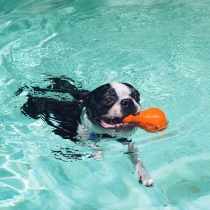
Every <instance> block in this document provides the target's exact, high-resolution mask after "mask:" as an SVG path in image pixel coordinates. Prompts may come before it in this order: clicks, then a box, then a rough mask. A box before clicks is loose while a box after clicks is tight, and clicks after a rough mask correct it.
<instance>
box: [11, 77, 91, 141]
mask: <svg viewBox="0 0 210 210" xmlns="http://www.w3.org/2000/svg"><path fill="white" fill-rule="evenodd" d="M49 81H50V82H51V85H49V86H47V87H46V88H40V87H31V88H28V86H24V87H23V88H20V89H19V90H18V91H17V92H16V93H15V95H19V94H20V93H21V92H22V91H23V90H24V89H27V90H28V91H29V94H28V99H27V102H26V103H25V104H24V105H23V106H22V108H21V109H22V113H23V114H24V115H27V116H30V117H31V118H34V119H38V118H41V119H42V120H44V121H45V122H46V123H47V124H48V125H50V126H52V127H53V128H54V130H53V132H54V133H55V134H57V135H60V136H61V137H62V138H64V139H70V140H72V141H73V142H77V141H78V139H77V138H76V136H77V127H78V123H80V114H81V111H82V108H83V106H82V102H83V101H84V100H85V98H87V97H88V94H89V91H87V90H83V89H82V88H80V89H79V88H77V87H76V86H75V85H74V84H71V83H72V82H74V81H73V80H71V79H68V80H67V79H66V78H49ZM49 93H50V96H48V95H49ZM57 93H59V94H60V95H59V96H58V95H56V94H57ZM47 94H48V95H47ZM64 94H65V96H63V95H64ZM66 95H67V96H66ZM68 96H69V97H68ZM72 97H73V98H72Z"/></svg>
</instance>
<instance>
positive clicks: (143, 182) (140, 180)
mask: <svg viewBox="0 0 210 210" xmlns="http://www.w3.org/2000/svg"><path fill="white" fill-rule="evenodd" d="M139 183H141V184H143V185H144V186H146V187H152V186H154V181H153V180H152V179H148V180H142V179H139Z"/></svg>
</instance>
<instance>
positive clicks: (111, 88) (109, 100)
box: [16, 77, 153, 186]
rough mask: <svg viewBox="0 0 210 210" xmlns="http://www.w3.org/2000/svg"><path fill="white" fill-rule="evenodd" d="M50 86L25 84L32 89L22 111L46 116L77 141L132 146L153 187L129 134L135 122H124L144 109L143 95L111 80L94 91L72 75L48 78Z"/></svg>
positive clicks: (142, 179)
mask: <svg viewBox="0 0 210 210" xmlns="http://www.w3.org/2000/svg"><path fill="white" fill-rule="evenodd" d="M48 82H50V85H48V86H47V87H46V88H40V87H27V86H25V87H23V88H20V89H19V90H18V91H17V92H16V95H19V94H20V93H21V92H22V91H23V90H24V89H27V90H28V91H29V94H28V100H27V102H26V103H25V104H24V105H23V107H22V112H23V113H24V114H25V115H28V116H30V117H32V118H34V119H38V118H42V119H43V120H44V121H45V122H46V123H47V124H49V125H50V126H52V127H53V128H54V130H53V132H54V133H55V134H57V135H60V136H61V137H63V138H65V139H70V140H72V141H73V142H75V143H77V142H81V141H82V142H84V141H85V140H88V139H89V140H93V144H92V145H93V147H94V145H95V144H94V141H95V140H96V139H97V140H99V139H102V138H115V139H116V140H117V141H119V142H121V143H123V144H127V145H128V152H127V154H128V156H129V158H130V159H131V161H132V163H133V164H134V168H135V170H136V171H137V173H138V177H139V182H140V183H143V184H144V185H145V186H152V185H153V180H152V179H151V177H150V175H149V173H148V172H147V171H146V169H145V168H144V166H143V164H142V162H141V160H140V158H139V157H138V155H137V154H136V152H137V149H136V148H135V147H134V144H133V143H131V140H128V139H127V138H125V137H122V136H123V135H124V136H128V134H131V133H132V132H134V131H135V129H136V126H135V124H134V123H122V119H123V118H124V117H125V116H127V115H130V114H132V115H136V114H138V113H139V112H140V111H141V110H140V104H139V102H140V94H139V92H138V91H137V90H136V89H135V88H134V87H133V86H131V85H130V84H127V83H120V82H111V83H108V84H104V85H102V86H100V87H98V88H96V89H95V90H93V91H87V90H83V89H81V88H77V87H76V86H75V84H74V81H73V80H72V79H70V78H66V77H61V78H48Z"/></svg>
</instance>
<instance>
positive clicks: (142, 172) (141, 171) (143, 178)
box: [128, 143, 154, 187]
mask: <svg viewBox="0 0 210 210" xmlns="http://www.w3.org/2000/svg"><path fill="white" fill-rule="evenodd" d="M136 152H137V148H136V147H134V143H132V144H129V145H128V154H129V158H130V160H131V161H132V163H133V166H134V168H135V170H136V172H137V174H138V178H139V182H140V183H141V184H144V185H145V186H147V187H151V186H153V185H154V182H153V180H152V178H151V176H150V174H149V173H148V172H147V170H146V169H145V167H144V165H143V163H142V161H141V159H140V158H139V157H138V155H137V154H136Z"/></svg>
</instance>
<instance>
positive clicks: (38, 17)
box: [0, 0, 210, 210]
mask: <svg viewBox="0 0 210 210" xmlns="http://www.w3.org/2000/svg"><path fill="white" fill-rule="evenodd" d="M209 12H210V4H209V2H208V1H205V0H200V1H199V2H198V1H195V0H184V1H179V0H176V1H175V0H174V1H173V0H157V1H150V0H139V1H137V0H117V1H115V3H113V2H112V1H110V0H106V1H99V0H98V1H94V0H92V1H91V0H89V1H85V0H75V1H73V0H60V1H55V0H47V1H44V2H43V1H35V0H28V1H24V0H21V1H15V0H10V1H3V0H2V1H1V2H0V15H1V19H0V35H1V39H0V72H1V76H0V93H1V94H0V145H1V147H0V208H1V209H15V210H17V209H21V210H22V209H30V210H32V209H36V210H37V209H62V210H63V209H73V210H75V209H85V210H86V209H100V210H102V209H103V210H104V209H209V205H210V188H209V184H210V175H209V174H210V167H209V166H210V157H209V146H210V123H209V122H210V120H209V119H210V99H209V93H210V85H209V81H210V76H209V70H210V69H209V66H210V54H209V49H210V35H209V34H210V16H209ZM48 75H53V76H61V75H67V76H69V77H71V78H73V79H74V80H75V81H77V82H78V85H79V84H80V82H81V83H82V85H83V87H84V88H85V89H89V90H93V89H94V88H96V87H98V86H99V85H101V84H104V83H107V82H110V81H122V82H127V83H131V84H132V85H133V86H134V87H136V88H137V89H138V90H139V91H140V92H141V105H142V109H147V108H148V107H153V106H155V107H159V108H161V109H162V110H164V111H165V113H166V114H167V117H168V119H169V127H168V129H167V130H165V131H164V132H161V133H158V134H151V133H147V132H145V131H143V130H140V129H138V131H137V132H136V133H135V134H133V136H132V139H133V141H134V142H135V143H136V146H137V147H138V149H139V152H138V153H139V156H140V157H141V159H142V160H143V162H144V165H145V166H146V168H147V170H148V171H149V172H150V174H151V175H152V177H153V179H154V181H155V186H154V187H152V188H146V187H144V186H142V185H140V184H139V183H138V182H137V175H136V173H135V171H134V169H133V167H132V164H131V163H130V161H129V160H128V158H127V156H126V155H125V154H124V153H125V152H126V148H125V146H123V145H121V144H119V143H117V142H115V141H102V142H100V143H99V145H100V146H101V148H102V150H103V153H104V154H105V155H104V160H95V159H90V158H86V157H85V156H84V157H83V158H82V160H78V161H72V162H71V161H68V160H66V161H59V160H56V159H55V158H54V157H53V155H52V152H51V151H52V150H56V149H58V148H59V149H61V148H63V150H64V152H65V148H74V150H75V151H79V152H80V153H84V154H88V153H91V152H92V150H91V148H87V147H82V146H79V145H75V144H74V143H72V142H71V141H68V140H64V139H62V138H60V137H59V136H56V135H54V134H53V132H52V129H51V128H50V127H49V126H48V125H46V124H45V123H44V122H42V121H41V120H37V121H35V120H33V119H30V118H27V117H26V116H24V115H21V112H20V107H21V106H22V104H23V103H24V102H25V101H26V96H25V94H22V95H21V96H19V97H15V96H14V92H15V91H17V89H18V88H19V87H21V86H23V85H25V84H26V85H30V84H32V83H33V84H38V85H39V86H42V85H45V83H46V81H45V78H46V77H47V76H48Z"/></svg>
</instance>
